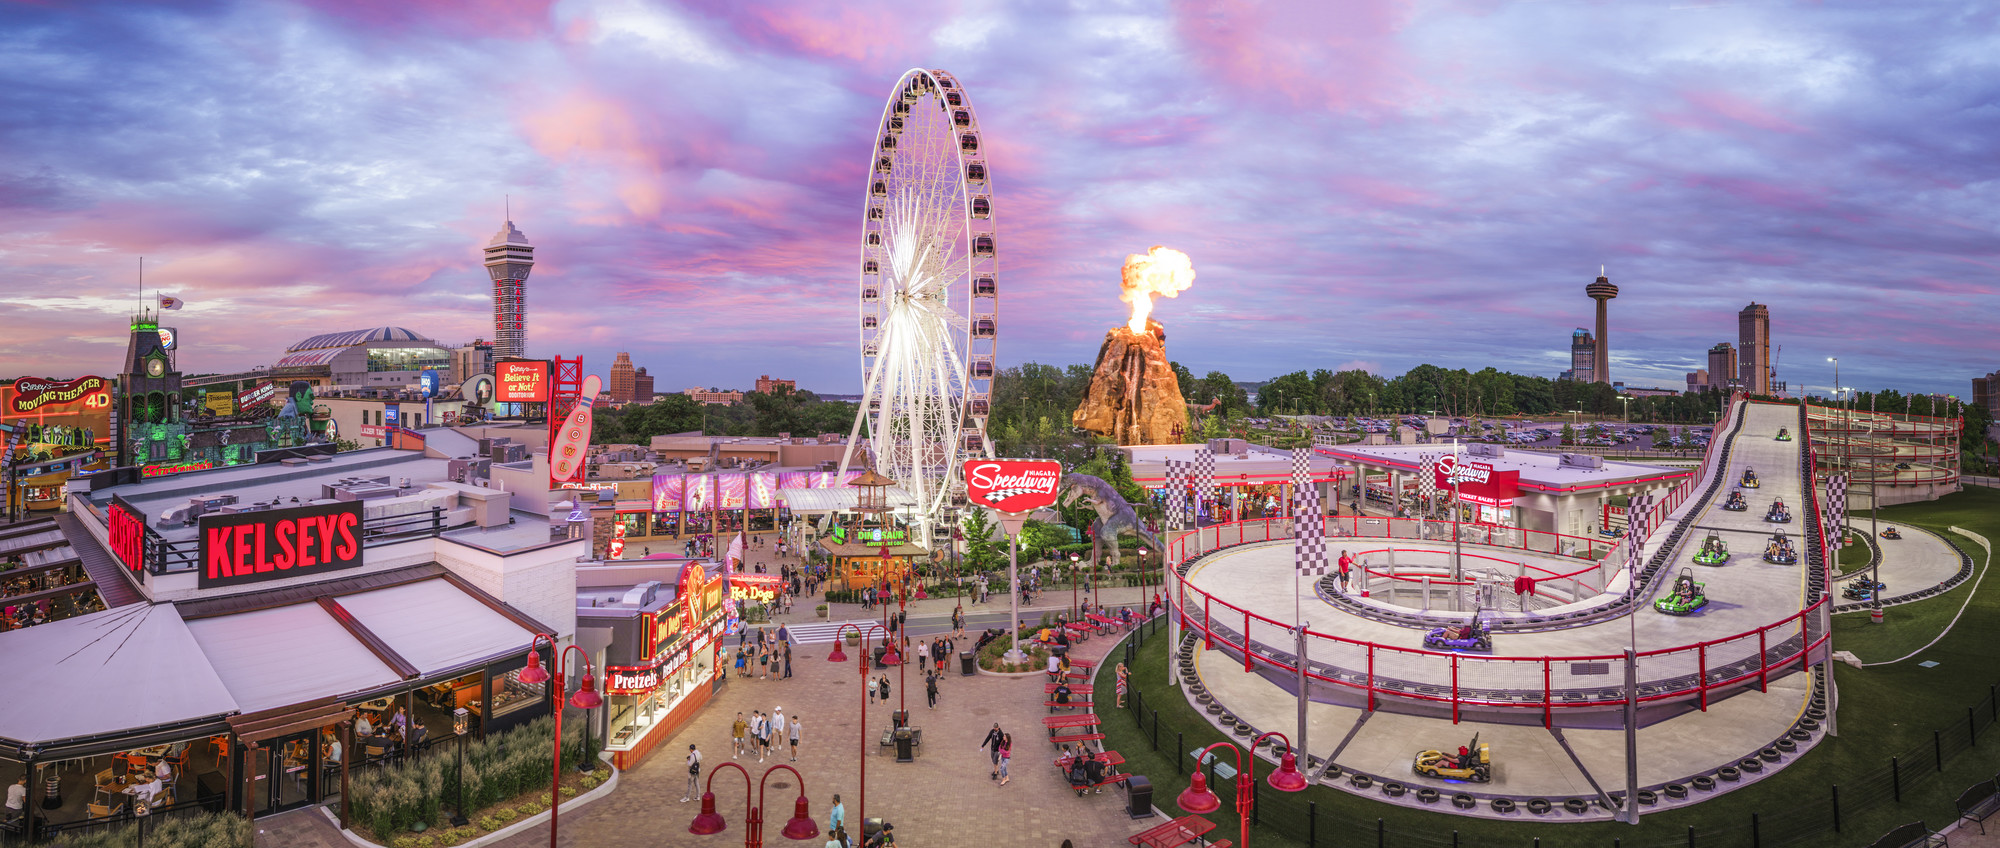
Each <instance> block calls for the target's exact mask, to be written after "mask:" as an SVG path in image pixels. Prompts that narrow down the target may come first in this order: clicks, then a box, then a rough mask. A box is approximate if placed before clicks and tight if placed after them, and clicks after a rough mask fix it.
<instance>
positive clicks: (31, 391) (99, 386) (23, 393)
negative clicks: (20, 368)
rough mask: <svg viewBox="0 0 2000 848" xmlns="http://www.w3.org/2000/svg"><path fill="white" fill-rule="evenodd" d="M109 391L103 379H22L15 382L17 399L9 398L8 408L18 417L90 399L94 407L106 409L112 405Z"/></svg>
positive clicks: (15, 397)
mask: <svg viewBox="0 0 2000 848" xmlns="http://www.w3.org/2000/svg"><path fill="white" fill-rule="evenodd" d="M110 388H111V384H110V383H109V382H107V381H106V380H105V379H104V378H103V377H78V378H76V379H74V380H62V381H57V380H50V379H46V378H42V377H22V378H21V379H19V380H15V381H14V396H13V397H12V398H11V399H9V401H8V403H7V405H8V406H10V407H12V409H11V410H9V411H11V412H13V413H15V414H17V415H18V414H21V413H25V412H34V411H35V410H37V409H41V408H42V407H44V406H63V405H65V404H70V403H74V402H76V401H79V400H89V401H90V405H92V406H103V405H108V404H109V403H110V402H111V394H110V391H109V390H110ZM100 396H101V397H100Z"/></svg>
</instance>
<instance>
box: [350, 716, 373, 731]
mask: <svg viewBox="0 0 2000 848" xmlns="http://www.w3.org/2000/svg"><path fill="white" fill-rule="evenodd" d="M355 716H356V718H355V719H354V735H356V736H373V735H375V725H374V724H373V723H371V722H369V721H368V714H367V713H356V714H355Z"/></svg>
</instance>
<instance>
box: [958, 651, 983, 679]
mask: <svg viewBox="0 0 2000 848" xmlns="http://www.w3.org/2000/svg"><path fill="white" fill-rule="evenodd" d="M958 673H959V674H962V675H965V676H966V677H971V676H972V675H975V674H978V673H979V661H978V660H976V659H974V658H973V656H972V652H971V651H959V652H958Z"/></svg>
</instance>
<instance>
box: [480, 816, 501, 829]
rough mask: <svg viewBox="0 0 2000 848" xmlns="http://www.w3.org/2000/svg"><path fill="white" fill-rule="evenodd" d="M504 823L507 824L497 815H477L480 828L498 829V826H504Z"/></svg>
mask: <svg viewBox="0 0 2000 848" xmlns="http://www.w3.org/2000/svg"><path fill="white" fill-rule="evenodd" d="M506 824H507V823H506V822H504V821H501V820H500V817H499V816H480V817H479V827H480V829H481V830H499V829H500V828H502V827H505V826H506Z"/></svg>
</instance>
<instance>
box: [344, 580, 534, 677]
mask: <svg viewBox="0 0 2000 848" xmlns="http://www.w3.org/2000/svg"><path fill="white" fill-rule="evenodd" d="M337 600H338V601H339V603H340V606H341V608H342V609H345V610H347V611H348V612H350V613H352V614H353V615H354V620H355V621H357V622H360V623H361V626H363V627H366V628H368V629H369V631H371V632H373V633H374V634H375V635H376V636H378V637H380V638H381V639H382V641H383V642H385V643H387V644H388V646H389V649H390V650H393V651H395V652H396V653H397V654H399V655H401V656H402V658H403V659H405V660H408V661H409V662H410V664H411V665H413V666H416V667H417V670H418V671H420V672H423V673H424V674H427V675H428V674H434V673H436V672H440V671H445V670H447V669H451V668H456V667H459V666H463V665H465V664H466V663H469V662H473V661H475V660H483V659H486V658H488V657H493V656H497V655H500V654H505V653H509V652H515V651H524V650H526V649H527V647H528V641H529V640H530V639H533V638H534V635H535V634H533V633H530V632H528V630H527V628H524V627H522V626H521V625H519V624H515V623H514V621H513V620H512V619H510V618H508V617H506V616H504V615H501V614H500V613H498V612H496V611H494V609H493V608H492V607H489V606H487V605H486V604H484V603H482V602H481V601H480V600H479V599H478V598H475V597H473V596H471V595H468V594H466V593H465V592H463V591H461V590H460V589H459V588H458V587H457V586H454V585H452V584H451V583H450V582H448V581H446V580H443V579H435V580H420V581H418V582H415V583H404V584H402V585H400V586H387V587H384V588H381V589H374V590H371V591H367V592H359V593H356V594H353V595H341V596H340V597H339V598H338V599H337Z"/></svg>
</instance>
